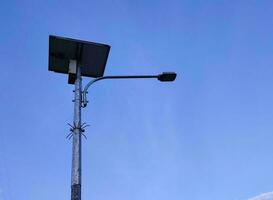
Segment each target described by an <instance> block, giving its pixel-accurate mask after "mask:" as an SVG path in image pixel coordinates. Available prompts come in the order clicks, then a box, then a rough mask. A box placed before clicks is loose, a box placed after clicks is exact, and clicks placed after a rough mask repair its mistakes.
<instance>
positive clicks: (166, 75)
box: [157, 72, 176, 82]
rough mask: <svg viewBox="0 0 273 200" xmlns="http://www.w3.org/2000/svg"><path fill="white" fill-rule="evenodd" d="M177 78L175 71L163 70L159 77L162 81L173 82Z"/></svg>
mask: <svg viewBox="0 0 273 200" xmlns="http://www.w3.org/2000/svg"><path fill="white" fill-rule="evenodd" d="M175 78H176V73H175V72H163V73H162V74H159V75H158V77H157V79H158V80H159V81H162V82H171V81H174V80H175Z"/></svg>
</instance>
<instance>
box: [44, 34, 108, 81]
mask: <svg viewBox="0 0 273 200" xmlns="http://www.w3.org/2000/svg"><path fill="white" fill-rule="evenodd" d="M109 51H110V46H109V45H106V44H100V43H94V42H88V41H83V40H75V39H71V38H64V37H59V36H53V35H50V36H49V59H48V70H49V71H54V72H58V73H65V74H68V72H69V62H70V60H76V61H77V65H78V66H80V67H81V75H82V76H87V77H93V78H97V77H101V76H103V74H104V69H105V66H106V62H107V58H108V54H109ZM70 83H72V82H70Z"/></svg>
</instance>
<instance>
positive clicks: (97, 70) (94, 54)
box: [48, 35, 176, 200]
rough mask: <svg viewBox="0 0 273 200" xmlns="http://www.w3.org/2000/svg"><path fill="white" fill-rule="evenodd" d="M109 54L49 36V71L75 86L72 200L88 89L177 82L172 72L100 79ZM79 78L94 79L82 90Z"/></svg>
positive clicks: (76, 193)
mask: <svg viewBox="0 0 273 200" xmlns="http://www.w3.org/2000/svg"><path fill="white" fill-rule="evenodd" d="M109 51H110V46H109V45H105V44H100V43H94V42H88V41H83V40H75V39H71V38H64V37H59V36H52V35H50V36H49V59H48V70H49V71H54V72H58V73H64V74H68V83H69V84H74V85H75V90H74V92H75V99H74V100H73V102H74V119H73V125H70V124H69V125H70V128H71V129H70V131H71V133H70V134H69V137H73V147H72V171H71V200H81V136H82V135H83V132H84V128H85V127H86V126H87V125H85V123H83V124H82V123H81V108H82V107H86V106H87V103H88V101H87V97H86V94H87V91H88V88H89V87H90V86H91V85H92V84H93V83H95V82H97V81H99V80H104V79H135V78H156V79H158V80H159V81H162V82H170V81H174V80H175V78H176V73H174V72H163V73H162V74H159V75H131V76H103V74H104V69H105V66H106V62H107V58H108V54H109ZM82 76H86V77H92V78H95V79H93V80H91V81H90V82H89V83H88V84H87V85H86V86H85V88H84V90H82ZM83 136H85V135H83Z"/></svg>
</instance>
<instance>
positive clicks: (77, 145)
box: [71, 66, 82, 200]
mask: <svg viewBox="0 0 273 200" xmlns="http://www.w3.org/2000/svg"><path fill="white" fill-rule="evenodd" d="M74 92H75V99H74V121H73V124H74V127H75V128H74V129H73V147H72V171H71V200H81V134H82V129H81V104H82V78H81V68H80V66H77V71H76V81H75V91H74Z"/></svg>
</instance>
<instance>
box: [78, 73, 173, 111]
mask: <svg viewBox="0 0 273 200" xmlns="http://www.w3.org/2000/svg"><path fill="white" fill-rule="evenodd" d="M133 78H157V79H158V80H159V81H162V82H169V81H174V80H175V78H176V73H174V72H163V73H162V74H159V75H137V76H102V77H98V78H95V79H93V80H91V81H90V82H89V83H87V85H86V86H85V87H84V90H83V99H82V107H86V106H87V103H88V101H87V96H86V94H87V93H88V91H87V90H88V88H89V87H90V86H91V85H92V84H93V83H95V82H97V81H100V80H103V79H133Z"/></svg>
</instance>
